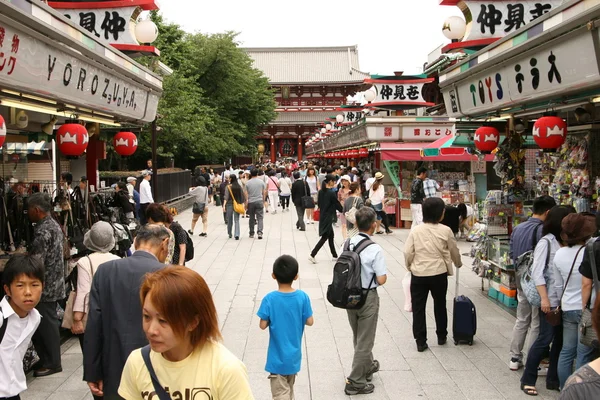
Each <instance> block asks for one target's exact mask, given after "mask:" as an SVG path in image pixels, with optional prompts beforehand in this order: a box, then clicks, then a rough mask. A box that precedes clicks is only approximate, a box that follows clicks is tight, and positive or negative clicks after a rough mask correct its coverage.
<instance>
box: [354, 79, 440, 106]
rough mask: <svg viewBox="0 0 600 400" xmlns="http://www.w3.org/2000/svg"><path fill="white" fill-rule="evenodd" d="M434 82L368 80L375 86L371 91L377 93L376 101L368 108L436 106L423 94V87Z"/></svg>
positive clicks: (430, 80)
mask: <svg viewBox="0 0 600 400" xmlns="http://www.w3.org/2000/svg"><path fill="white" fill-rule="evenodd" d="M433 81H434V79H405V80H384V79H381V80H380V79H367V80H365V82H367V83H372V84H373V87H372V88H371V89H369V90H372V91H374V92H375V93H376V97H375V99H374V100H373V101H372V102H371V103H369V104H368V106H370V107H378V106H381V107H386V106H408V108H410V106H415V107H422V106H434V105H435V104H434V103H430V102H427V101H425V99H424V98H423V94H422V92H423V85H425V84H426V83H431V82H433Z"/></svg>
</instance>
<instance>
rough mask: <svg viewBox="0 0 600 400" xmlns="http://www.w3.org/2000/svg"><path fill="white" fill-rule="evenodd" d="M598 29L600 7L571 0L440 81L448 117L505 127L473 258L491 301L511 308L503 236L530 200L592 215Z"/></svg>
mask: <svg viewBox="0 0 600 400" xmlns="http://www.w3.org/2000/svg"><path fill="white" fill-rule="evenodd" d="M599 26H600V2H599V1H597V0H582V1H571V2H568V3H567V4H564V5H562V6H559V7H556V8H555V9H553V11H551V12H549V13H548V14H545V15H543V16H541V17H539V18H537V19H535V20H534V21H533V22H531V23H529V24H527V25H526V26H524V27H522V28H521V29H519V30H517V31H515V32H513V33H512V34H510V35H508V36H506V37H504V38H503V39H501V40H499V41H497V42H495V43H494V44H492V45H490V46H488V47H486V48H484V49H483V50H481V51H479V52H478V53H476V54H474V55H472V56H470V57H469V58H467V59H465V60H464V61H461V62H459V63H457V64H456V65H455V66H453V67H451V68H450V69H448V70H445V71H442V72H441V74H440V89H441V91H442V93H443V96H444V102H445V104H446V109H447V110H448V114H449V115H450V116H451V117H454V118H460V119H461V120H462V121H471V123H473V122H475V121H474V120H477V121H480V122H481V124H482V125H483V124H484V123H485V122H486V121H490V120H505V121H506V122H507V132H506V137H505V138H504V139H502V140H501V142H500V146H499V147H498V149H497V152H496V157H497V162H496V163H495V165H494V172H495V173H496V174H497V175H498V176H499V177H500V179H501V187H500V188H499V190H493V191H490V192H488V195H487V199H486V201H485V202H484V213H483V217H484V220H485V223H486V225H485V229H482V231H481V234H482V238H481V239H480V241H479V242H478V244H477V245H476V246H475V248H474V249H473V253H475V254H476V256H477V257H476V259H477V261H476V262H477V263H478V266H479V268H480V271H481V275H482V276H486V277H487V278H489V282H490V289H489V291H488V294H489V296H490V297H492V298H494V299H497V300H499V301H500V302H501V303H503V304H504V305H506V306H508V307H516V305H517V303H516V298H515V297H516V296H515V295H516V291H515V289H516V282H515V277H514V260H511V259H510V258H509V256H508V238H509V235H510V233H511V232H512V228H513V227H514V226H515V225H516V224H518V223H519V222H520V221H523V220H525V219H526V218H527V217H528V216H529V215H530V213H531V209H530V207H531V202H532V200H533V199H534V198H535V197H537V196H540V195H543V194H548V195H550V196H553V197H554V198H555V199H556V201H557V202H558V203H559V204H569V205H573V206H574V207H575V208H576V209H577V210H578V211H590V210H592V211H593V210H597V209H598V207H597V191H598V184H597V183H596V182H595V177H596V176H598V175H600V168H599V161H598V158H597V157H596V158H595V159H594V158H593V157H591V154H594V153H595V152H597V151H598V150H600V141H599V140H598V138H599V137H600V136H599V135H600V132H599V131H598V125H597V124H596V121H597V117H596V115H598V113H597V108H596V103H597V102H600V97H599V96H598V95H599V94H600V71H599V63H598V60H600V36H599V31H598V27H599ZM527 142H533V143H535V145H536V146H535V147H536V148H535V149H527V148H528V147H531V146H527ZM595 194H596V195H595Z"/></svg>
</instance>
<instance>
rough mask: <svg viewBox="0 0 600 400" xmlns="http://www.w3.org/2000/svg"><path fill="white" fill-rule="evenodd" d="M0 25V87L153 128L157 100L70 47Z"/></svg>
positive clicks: (142, 89) (140, 87)
mask: <svg viewBox="0 0 600 400" xmlns="http://www.w3.org/2000/svg"><path fill="white" fill-rule="evenodd" d="M55 43H56V42H52V41H50V40H48V42H45V41H42V40H39V39H36V38H34V37H32V36H31V35H29V34H28V33H26V32H25V31H22V30H17V29H15V28H13V27H11V26H8V25H0V86H1V87H3V88H11V89H15V90H22V91H27V92H29V93H39V94H42V95H44V96H46V97H49V98H53V99H56V100H57V101H60V102H64V103H70V104H76V105H78V106H82V107H86V108H91V109H93V110H96V111H100V112H106V113H109V114H112V115H115V116H117V117H122V118H128V119H133V120H141V121H145V122H150V121H152V120H154V117H155V115H156V109H157V107H158V96H157V95H156V94H154V93H150V92H149V91H148V90H146V89H145V88H144V87H143V86H141V85H138V84H136V83H132V81H130V80H125V79H123V78H121V77H119V76H118V75H117V74H116V73H115V72H113V71H112V70H110V69H108V68H105V67H102V66H100V64H96V63H94V62H93V61H92V60H91V59H88V58H86V57H85V56H83V55H82V54H81V53H78V52H76V51H74V50H72V49H70V48H68V47H65V46H61V45H60V44H55Z"/></svg>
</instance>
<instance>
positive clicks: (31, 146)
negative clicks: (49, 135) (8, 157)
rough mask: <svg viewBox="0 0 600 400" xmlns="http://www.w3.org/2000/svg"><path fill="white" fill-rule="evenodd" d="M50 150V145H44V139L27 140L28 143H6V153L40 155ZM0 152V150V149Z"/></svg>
mask: <svg viewBox="0 0 600 400" xmlns="http://www.w3.org/2000/svg"><path fill="white" fill-rule="evenodd" d="M48 150H50V145H48V146H46V142H45V141H41V142H29V143H7V144H6V154H19V155H27V154H35V155H38V156H41V155H42V154H44V151H48ZM0 152H1V150H0Z"/></svg>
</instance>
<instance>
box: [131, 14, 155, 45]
mask: <svg viewBox="0 0 600 400" xmlns="http://www.w3.org/2000/svg"><path fill="white" fill-rule="evenodd" d="M157 37H158V27H157V26H156V24H155V23H154V22H153V21H152V20H149V19H146V20H143V21H140V22H138V23H137V24H136V25H135V38H136V39H137V41H138V42H139V43H141V44H151V43H153V42H154V41H155V40H156V38H157Z"/></svg>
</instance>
